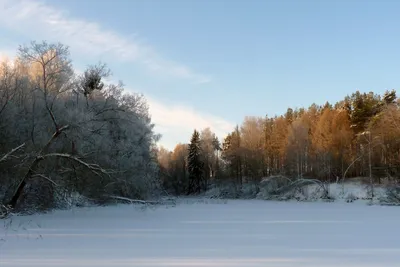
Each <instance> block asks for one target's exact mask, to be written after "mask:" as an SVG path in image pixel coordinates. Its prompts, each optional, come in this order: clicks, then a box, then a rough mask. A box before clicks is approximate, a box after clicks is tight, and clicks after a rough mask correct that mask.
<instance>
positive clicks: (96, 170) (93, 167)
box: [42, 153, 109, 176]
mask: <svg viewBox="0 0 400 267" xmlns="http://www.w3.org/2000/svg"><path fill="white" fill-rule="evenodd" d="M48 157H59V158H66V159H70V160H73V161H75V162H77V163H79V164H81V165H82V166H84V167H86V168H88V169H89V170H91V171H92V172H93V173H95V174H97V175H98V176H101V175H100V174H99V172H100V173H103V174H106V175H109V172H108V171H106V170H105V169H103V168H101V167H100V165H98V164H90V163H87V162H85V161H83V160H81V159H79V158H77V157H75V156H73V155H70V154H65V153H49V154H46V155H43V156H42V158H43V159H44V158H48Z"/></svg>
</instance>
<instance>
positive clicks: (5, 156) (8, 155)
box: [0, 143, 25, 162]
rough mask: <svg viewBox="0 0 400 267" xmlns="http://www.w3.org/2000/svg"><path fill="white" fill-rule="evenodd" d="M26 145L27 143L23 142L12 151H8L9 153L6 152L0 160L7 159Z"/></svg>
mask: <svg viewBox="0 0 400 267" xmlns="http://www.w3.org/2000/svg"><path fill="white" fill-rule="evenodd" d="M24 146H25V143H23V144H22V145H19V146H17V147H16V148H13V149H12V150H11V151H10V152H8V153H7V154H5V155H4V156H2V157H1V158H0V162H3V161H6V160H7V159H8V158H9V157H10V156H12V154H14V153H15V152H16V151H18V150H20V149H21V148H23V147H24Z"/></svg>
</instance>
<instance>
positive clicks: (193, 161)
mask: <svg viewBox="0 0 400 267" xmlns="http://www.w3.org/2000/svg"><path fill="white" fill-rule="evenodd" d="M188 150H189V155H188V171H189V191H188V194H193V193H199V192H200V191H201V184H202V180H203V162H202V160H201V148H200V134H199V132H198V131H197V130H194V132H193V135H192V139H191V140H190V144H189V148H188Z"/></svg>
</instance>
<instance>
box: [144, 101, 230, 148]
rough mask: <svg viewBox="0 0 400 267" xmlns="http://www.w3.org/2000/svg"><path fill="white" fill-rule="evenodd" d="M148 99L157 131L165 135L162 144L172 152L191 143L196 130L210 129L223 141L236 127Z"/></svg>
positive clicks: (185, 107)
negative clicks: (182, 145) (179, 146)
mask: <svg viewBox="0 0 400 267" xmlns="http://www.w3.org/2000/svg"><path fill="white" fill-rule="evenodd" d="M146 99H147V102H148V104H149V109H150V114H151V116H152V120H153V122H154V123H155V124H156V129H155V130H156V131H157V132H159V133H161V134H163V138H162V139H161V142H160V144H161V145H163V146H164V147H166V148H168V149H171V150H172V149H173V148H174V146H175V145H176V144H177V143H179V142H181V143H183V142H189V141H190V137H191V134H192V133H193V130H194V129H197V130H202V129H204V128H207V127H210V129H211V131H213V132H214V133H215V134H216V135H217V136H218V138H220V141H222V138H224V137H225V136H226V134H228V133H229V132H231V131H232V130H233V128H234V126H235V125H234V124H233V123H231V122H229V121H226V120H224V119H222V118H219V117H215V116H212V115H209V114H202V113H199V112H197V111H195V110H194V109H193V108H191V107H187V106H182V105H171V106H169V105H165V104H163V103H160V102H159V101H157V100H154V99H152V98H149V97H146Z"/></svg>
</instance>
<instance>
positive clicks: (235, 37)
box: [0, 0, 400, 149]
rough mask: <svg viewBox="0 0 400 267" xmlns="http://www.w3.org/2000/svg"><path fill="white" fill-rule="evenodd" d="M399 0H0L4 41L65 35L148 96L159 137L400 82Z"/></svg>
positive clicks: (226, 126) (77, 59) (221, 128)
mask: <svg viewBox="0 0 400 267" xmlns="http://www.w3.org/2000/svg"><path fill="white" fill-rule="evenodd" d="M399 10H400V2H396V1H361V0H360V1H351V0H350V1H344V0H338V1H322V0H321V1H316V0H315V1H294V0H293V1H288V0H286V1H285V0H281V1H278V0H276V1H267V0H265V1H261V0H253V1H241V0H235V1H228V0H226V1H222V0H215V1H211V0H203V1H200V0H196V1H195V0H191V1H184V0H179V1H178V0H170V1H166V0H159V1H152V0H125V1H123V0H119V1H118V0H114V1H107V0H101V1H97V0H85V1H80V0H68V1H64V0H62V1H61V0H52V1H50V0H47V1H20V0H0V36H1V41H2V42H1V43H0V51H1V52H2V53H3V54H12V53H13V52H14V51H15V48H16V47H17V46H18V45H19V44H22V43H26V42H29V41H30V40H38V41H40V40H43V39H45V40H48V41H60V42H62V43H64V44H66V45H69V46H70V48H71V53H72V58H73V61H74V64H75V66H76V67H77V68H78V69H83V68H84V67H85V66H86V65H87V64H91V63H96V62H97V61H99V60H102V61H104V62H106V63H108V65H109V66H110V67H111V68H112V70H113V73H114V77H113V79H115V80H123V81H124V83H125V84H126V87H127V88H128V89H129V90H133V91H137V92H141V93H143V94H144V95H145V96H146V98H147V99H148V101H149V105H150V111H151V112H152V114H153V120H154V122H155V123H156V124H157V128H156V130H157V131H159V132H161V133H162V134H163V139H162V142H161V144H163V145H165V146H166V147H168V148H171V149H172V148H173V146H174V144H175V143H177V142H187V141H188V140H189V138H190V134H191V132H192V131H193V128H194V127H197V128H198V129H201V128H204V127H207V126H209V127H211V129H212V130H213V131H215V132H216V133H217V134H218V135H219V136H220V137H223V136H224V135H225V134H226V133H227V132H228V131H230V130H231V129H232V128H233V127H234V125H235V124H237V123H239V124H240V123H241V122H242V120H243V118H244V116H246V115H255V116H264V115H266V114H269V115H275V114H282V113H283V112H285V110H286V109H287V107H289V106H290V107H302V106H309V105H310V104H312V103H313V102H315V103H317V104H323V103H324V102H325V101H330V102H335V101H338V100H340V99H342V98H343V97H344V96H345V95H348V94H351V93H352V92H354V91H355V90H357V89H358V90H360V91H370V90H373V91H374V92H377V93H383V92H384V91H385V90H386V89H393V88H394V89H397V88H398V86H399V84H400V75H399V74H400V69H399V68H400V67H399V62H400V53H399V52H400V47H399V39H400V34H399V33H400V18H399V17H398V11H399Z"/></svg>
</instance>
